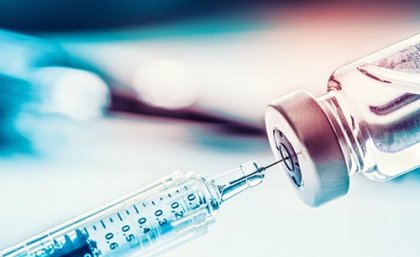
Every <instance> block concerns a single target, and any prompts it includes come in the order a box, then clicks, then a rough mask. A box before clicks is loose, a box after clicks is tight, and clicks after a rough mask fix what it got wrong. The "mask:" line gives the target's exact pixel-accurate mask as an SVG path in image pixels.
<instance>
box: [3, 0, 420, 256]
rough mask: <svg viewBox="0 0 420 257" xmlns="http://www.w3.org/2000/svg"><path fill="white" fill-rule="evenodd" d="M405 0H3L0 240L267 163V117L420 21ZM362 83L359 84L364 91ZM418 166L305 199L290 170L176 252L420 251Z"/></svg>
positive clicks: (240, 201)
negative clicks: (135, 196)
mask: <svg viewBox="0 0 420 257" xmlns="http://www.w3.org/2000/svg"><path fill="white" fill-rule="evenodd" d="M418 7H419V6H418V5H416V3H414V2H413V3H412V2H410V1H395V2H393V1H388V2H387V1H385V2H384V1H370V2H366V1H349V2H342V1H340V2H337V1H319V2H318V1H317V2H316V3H315V2H313V1H298V2H295V1H287V2H277V1H252V0H230V1H200V2H196V1H188V0H178V1H148V0H142V1H139V0H138V1H131V0H123V1H88V2H87V1H79V0H77V1H66V2H63V1H61V2H57V1H50V0H46V1H42V2H39V1H31V0H26V1H23V0H18V1H5V0H2V1H0V28H1V30H0V93H1V94H0V125H1V126H0V195H1V197H0V199H1V200H2V201H3V202H2V206H1V207H0V214H1V216H0V217H1V219H0V231H1V232H2V233H1V234H0V249H3V248H5V247H7V246H10V245H12V244H14V243H17V242H19V241H21V240H23V239H26V238H27V237H29V236H31V235H34V234H36V233H38V232H41V231H43V230H45V229H47V228H49V227H51V226H53V225H56V224H59V223H61V222H63V221H66V220H68V219H70V218H72V217H74V216H76V215H78V214H81V213H83V212H85V211H88V210H90V209H91V208H94V207H96V206H98V205H99V204H102V203H105V202H107V201H109V200H111V199H113V198H115V197H117V196H119V195H121V194H124V193H127V192H129V191H131V190H133V189H135V188H137V187H139V186H140V185H142V184H144V183H146V182H148V181H151V180H153V179H156V178H158V177H160V176H162V175H164V174H166V173H168V172H170V171H173V170H175V169H181V170H184V171H188V170H196V171H198V172H201V173H203V174H205V175H209V176H211V175H215V174H217V173H219V172H221V171H223V170H227V169H230V168H233V167H236V166H237V165H238V164H240V163H242V162H245V161H248V160H250V159H255V160H258V161H260V162H261V163H268V162H270V161H273V158H272V154H271V152H270V150H269V145H268V142H267V140H266V136H265V132H264V126H263V117H264V109H265V106H266V105H267V104H268V103H269V102H270V100H272V99H274V98H276V97H278V96H281V95H283V94H285V93H287V92H289V91H291V90H293V89H296V88H305V89H307V90H309V91H310V92H312V93H314V94H315V95H320V94H321V93H322V92H324V91H325V90H326V81H327V79H328V77H329V75H330V73H331V72H332V71H333V70H334V69H336V68H338V67H340V66H342V65H344V64H346V63H349V62H351V61H353V60H356V59H358V58H360V57H362V56H364V55H367V54H369V53H371V52H372V51H375V50H377V49H380V48H382V47H385V46H387V45H389V44H392V43H394V42H396V41H398V40H401V39H404V38H406V37H409V36H410V35H412V34H414V33H418V28H419V25H420V20H419V18H418V12H417V11H416V10H418ZM361 93H363V92H361ZM419 175H420V173H419V172H418V171H414V172H412V173H410V174H408V175H406V176H403V177H401V178H398V179H396V180H394V181H391V182H388V183H383V184H377V183H374V182H370V181H367V180H366V179H364V178H363V177H357V178H355V179H354V181H352V185H351V191H350V193H349V195H348V196H346V197H345V198H343V199H340V200H338V201H335V202H333V203H330V204H328V205H327V206H325V207H322V208H319V209H311V208H308V207H306V206H304V204H303V203H301V202H300V200H299V199H298V198H297V197H296V196H295V195H294V192H293V190H292V189H291V187H289V185H288V181H287V180H286V179H285V177H284V176H283V174H282V171H281V170H280V168H278V169H277V170H275V169H274V170H273V171H272V173H270V174H268V177H267V181H266V182H265V183H264V184H263V185H262V186H260V187H259V188H256V189H255V191H254V192H247V193H246V194H244V195H243V196H241V197H239V198H238V200H236V201H233V202H232V203H229V205H226V208H225V209H224V210H222V211H221V212H220V215H219V217H218V222H217V223H216V224H214V225H212V227H210V231H209V234H208V235H206V236H204V237H202V238H200V239H197V240H195V241H193V242H190V243H188V244H186V245H183V246H182V247H179V248H177V249H175V250H173V251H171V252H169V253H167V254H166V255H167V256H186V255H193V254H194V255H200V256H228V255H231V256H290V257H294V256H319V255H323V256H397V255H398V256H419V255H420V247H419V246H418V242H417V241H418V240H417V238H418V236H419V232H418V229H417V228H418V227H419V225H420V219H416V217H418V216H419V215H418V214H420V205H419V204H418V203H419V197H418V195H420V194H419V193H420V189H419V188H420V187H419V182H420V179H419V178H420V177H419Z"/></svg>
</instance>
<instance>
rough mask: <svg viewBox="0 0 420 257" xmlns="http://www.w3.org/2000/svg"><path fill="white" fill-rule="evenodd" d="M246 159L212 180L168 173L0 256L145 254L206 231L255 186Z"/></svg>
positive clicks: (258, 176) (253, 167) (254, 171)
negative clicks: (228, 202) (224, 208)
mask: <svg viewBox="0 0 420 257" xmlns="http://www.w3.org/2000/svg"><path fill="white" fill-rule="evenodd" d="M281 161H283V160H280V161H277V162H275V163H272V164H270V165H268V166H265V167H261V166H259V165H258V164H257V163H256V162H248V163H245V164H242V165H240V166H239V167H238V168H236V169H233V170H230V171H227V172H224V173H222V174H220V175H218V176H216V177H214V178H206V177H203V176H200V175H197V174H196V173H195V172H188V173H183V172H180V171H176V172H173V173H171V174H169V175H167V176H165V177H163V178H161V179H159V180H157V181H155V182H152V183H150V184H149V185H146V186H144V187H142V188H140V189H138V190H136V191H134V192H132V193H130V194H128V195H126V196H123V197H121V198H119V199H117V200H115V201H112V202H110V203H108V204H106V205H105V206H103V207H101V208H98V209H96V210H93V211H91V212H89V213H87V214H85V215H82V216H80V217H78V218H76V219H74V220H71V221H69V222H67V223H65V224H62V225H60V226H57V227H55V228H52V229H50V230H48V231H46V232H45V233H42V234H39V235H37V236H35V237H33V238H30V239H28V240H26V241H24V242H22V243H20V244H18V245H16V246H13V247H10V248H8V249H5V250H4V251H2V252H0V256H1V257H128V256H130V257H131V256H150V255H154V254H157V253H159V252H162V251H164V250H166V249H169V248H171V247H174V246H175V245H177V244H179V243H181V242H184V241H187V240H189V239H192V238H195V237H197V236H199V235H202V234H205V233H206V232H207V226H208V225H209V224H211V223H212V222H214V217H215V214H216V212H217V210H218V209H219V208H220V206H221V204H222V203H223V202H224V201H226V200H227V199H230V198H231V197H232V196H234V195H236V194H238V193H240V192H242V191H244V190H246V189H248V188H251V187H254V186H256V185H258V184H260V183H261V182H262V181H263V179H264V176H265V174H264V173H265V172H264V171H265V170H266V169H267V168H269V167H271V166H273V165H275V164H277V163H279V162H281Z"/></svg>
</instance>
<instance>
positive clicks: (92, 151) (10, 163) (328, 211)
mask: <svg viewBox="0 0 420 257" xmlns="http://www.w3.org/2000/svg"><path fill="white" fill-rule="evenodd" d="M63 133H64V132H63ZM66 133H67V136H68V138H67V139H66V140H64V141H62V143H61V146H60V147H59V148H55V149H50V150H52V152H51V153H49V154H48V155H47V154H45V155H44V156H43V157H40V158H36V159H35V158H34V159H27V158H19V159H15V160H7V161H6V160H1V161H0V181H1V182H0V184H1V186H0V195H1V200H2V207H1V209H0V213H1V218H0V231H1V233H0V248H5V247H6V246H9V245H11V244H13V243H17V242H19V241H20V240H23V239H25V238H27V237H29V236H31V235H33V234H36V233H39V232H42V231H43V230H45V229H47V228H49V227H51V226H54V225H57V224H59V223H60V222H63V221H65V220H67V219H69V218H72V217H74V216H76V215H78V214H81V213H83V212H85V211H87V210H89V209H91V208H94V207H96V206H98V205H100V204H102V203H105V202H107V201H109V200H111V199H113V198H115V197H117V196H120V195H122V194H124V193H127V192H129V191H131V190H133V189H135V188H136V187H138V186H140V185H142V184H144V183H146V182H148V181H151V180H152V179H154V178H158V177H160V176H161V175H163V174H166V173H168V172H170V171H173V170H174V169H177V168H180V169H182V170H191V169H193V170H196V171H200V172H201V173H203V174H207V175H213V174H216V173H218V172H221V171H223V170H226V169H230V168H232V167H235V166H236V165H238V164H240V163H242V162H245V161H248V160H250V159H255V160H257V161H259V162H260V163H262V164H265V163H268V162H270V161H272V160H273V157H272V156H271V153H270V152H269V149H268V148H269V147H268V144H267V143H266V142H265V140H257V139H248V140H246V139H244V138H238V137H236V138H235V137H228V136H222V135H216V134H212V133H210V132H209V130H207V129H205V128H203V127H198V126H196V125H193V124H187V123H185V124H179V123H171V122H163V121H159V120H154V121H153V120H151V121H140V120H132V119H130V118H125V119H111V120H101V121H98V122H97V123H92V124H84V125H80V127H76V126H75V127H73V128H72V129H70V130H68V131H67V132H66ZM224 144H226V145H229V146H230V148H226V147H225V146H224ZM288 183H289V182H288V181H287V179H286V177H285V176H283V174H281V171H280V169H279V168H277V169H276V168H274V169H272V170H269V172H268V176H267V178H266V181H265V182H264V183H263V184H261V185H260V186H259V187H257V188H255V190H253V191H249V192H246V193H245V194H243V195H241V196H239V197H237V198H234V199H232V201H231V202H228V203H226V205H224V206H223V207H222V208H221V210H220V212H219V215H218V217H217V222H216V223H215V224H213V225H211V226H210V227H209V233H208V234H207V235H205V236H204V237H201V238H199V239H196V240H195V241H192V242H189V243H187V244H184V245H182V246H180V247H178V248H176V249H174V250H172V251H170V252H168V253H165V254H163V255H162V256H168V257H169V256H171V257H177V256H242V257H248V256H249V257H251V256H266V257H269V256H288V257H296V256H334V257H335V256H349V257H350V256H351V257H353V256H378V257H379V256H381V257H383V256H405V257H407V256H419V254H420V246H419V244H418V238H419V234H420V232H419V229H418V228H419V227H420V218H419V216H420V215H419V214H420V204H419V203H420V186H419V185H420V173H419V172H417V173H413V174H410V175H408V176H406V177H403V178H402V179H399V180H397V181H393V182H389V183H384V184H376V183H374V182H370V181H367V179H364V178H363V177H358V178H354V180H353V181H352V183H351V192H350V194H349V195H347V196H346V197H345V198H342V199H340V200H338V201H336V202H334V203H331V204H329V205H327V206H324V207H321V208H318V209H311V208H309V207H306V206H304V205H303V203H302V202H301V201H300V200H299V199H298V198H297V197H296V196H295V195H294V192H293V191H292V189H291V187H290V186H289V185H288Z"/></svg>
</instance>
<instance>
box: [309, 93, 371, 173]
mask: <svg viewBox="0 0 420 257" xmlns="http://www.w3.org/2000/svg"><path fill="white" fill-rule="evenodd" d="M316 100H317V101H318V103H319V105H320V106H321V108H322V109H323V111H324V113H325V114H326V116H327V118H328V119H329V121H330V124H331V126H332V127H333V129H334V131H335V134H336V136H337V139H338V142H339V144H340V147H341V150H342V152H343V155H344V158H345V160H346V165H347V169H348V171H349V175H354V174H356V173H359V172H362V171H364V170H365V164H364V156H365V155H366V147H365V142H366V140H365V137H364V136H363V133H361V132H362V130H361V128H360V125H359V124H358V122H357V120H356V119H355V118H354V116H353V115H352V114H351V113H350V112H349V110H348V107H347V105H346V104H345V101H344V100H343V99H342V98H341V97H340V95H339V94H337V92H336V91H330V92H329V93H327V94H326V95H323V96H321V97H319V98H317V99H316Z"/></svg>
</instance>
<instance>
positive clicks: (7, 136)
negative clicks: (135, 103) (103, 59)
mask: <svg viewBox="0 0 420 257" xmlns="http://www.w3.org/2000/svg"><path fill="white" fill-rule="evenodd" d="M0 56H1V59H2V62H1V63H0V113H1V115H0V125H1V126H0V155H9V154H15V153H22V152H25V153H33V152H34V151H35V149H36V148H37V143H36V142H35V141H38V140H41V141H44V142H43V143H44V144H48V142H49V140H48V136H49V134H51V133H50V132H51V130H49V129H48V127H51V125H52V124H51V123H49V122H50V121H51V120H74V119H86V118H91V117H93V116H98V115H100V113H102V110H103V109H104V108H105V107H106V106H107V103H108V100H107V99H108V89H107V87H106V84H105V83H104V82H103V81H102V80H101V79H100V78H99V77H98V76H97V75H95V74H93V73H90V72H88V71H85V70H80V69H76V68H72V67H71V64H70V62H69V57H68V56H67V55H66V53H65V52H64V51H63V50H62V49H61V48H60V47H59V46H58V45H55V44H53V43H51V42H49V41H46V40H42V39H38V38H34V37H30V36H25V35H21V34H16V33H12V32H8V31H0ZM55 126H57V124H56V125H55ZM59 130H60V129H58V130H57V131H59Z"/></svg>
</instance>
